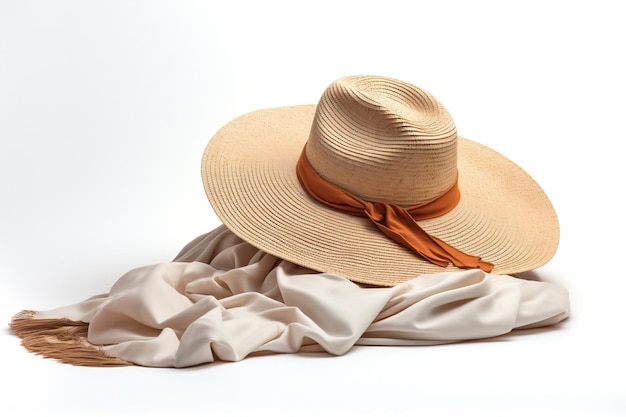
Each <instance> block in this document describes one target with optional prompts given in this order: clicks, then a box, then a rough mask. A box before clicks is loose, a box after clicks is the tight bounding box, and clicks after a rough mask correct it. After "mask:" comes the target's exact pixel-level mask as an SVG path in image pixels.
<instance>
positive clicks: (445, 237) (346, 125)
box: [202, 76, 559, 286]
mask: <svg viewBox="0 0 626 417" xmlns="http://www.w3.org/2000/svg"><path fill="white" fill-rule="evenodd" d="M303 159H304V162H306V164H305V165H307V166H308V169H309V172H312V173H313V174H312V175H314V176H316V178H318V177H319V178H318V179H319V181H321V182H323V183H324V184H326V183H330V184H332V185H331V187H334V188H337V189H339V190H341V191H340V192H342V193H343V192H344V191H345V193H346V195H348V196H349V198H350V199H352V198H354V200H355V201H359V202H362V203H363V204H365V205H366V206H367V207H370V208H371V207H373V206H378V205H377V204H371V203H379V202H380V203H385V204H384V205H385V207H387V209H388V207H395V208H397V207H400V208H401V209H399V210H401V211H402V210H404V209H402V208H405V207H408V206H416V205H417V206H419V205H423V204H428V203H429V202H431V201H433V200H437V199H438V198H439V197H440V196H441V195H443V194H446V193H448V192H449V190H451V189H455V190H456V189H457V187H458V191H460V198H456V200H455V201H454V202H452V203H450V204H449V207H447V208H446V210H445V213H444V214H438V215H436V216H434V217H432V216H431V218H427V219H426V220H417V221H412V222H411V223H413V225H417V226H416V227H417V228H418V229H420V230H423V231H424V232H425V234H426V235H428V236H433V237H435V238H438V239H439V240H440V241H443V242H445V244H447V245H450V246H451V247H453V248H454V249H456V250H458V251H461V252H462V253H464V254H468V255H472V256H476V257H479V258H480V260H482V261H484V262H485V263H488V264H489V265H492V267H490V268H489V270H491V272H492V273H496V274H512V273H517V272H523V271H527V270H530V269H534V268H537V267H539V266H541V265H543V264H544V263H546V262H547V261H548V260H549V259H550V258H551V257H552V256H553V255H554V253H555V251H556V248H557V245H558V240H559V225H558V220H557V217H556V214H555V212H554V209H553V207H552V205H551V203H550V201H549V200H548V198H547V196H546V195H545V193H544V192H543V190H542V189H541V188H540V186H539V185H538V184H537V183H536V182H535V181H534V180H533V179H532V178H531V177H530V176H529V175H528V174H527V173H526V172H525V171H523V170H522V169H521V168H520V167H518V166H517V165H516V164H515V163H513V162H512V161H510V160H509V159H507V158H506V157H504V156H502V155H500V154H499V153H497V152H495V151H494V150H492V149H490V148H488V147H486V146H484V145H481V144H478V143H476V142H473V141H470V140H468V139H465V138H462V137H460V136H457V132H456V126H455V124H454V121H453V120H452V118H451V116H450V114H449V113H448V112H447V110H446V109H445V108H444V107H443V105H442V104H441V103H439V101H438V100H437V99H436V98H434V97H433V96H432V95H430V94H429V93H427V92H426V91H424V90H422V89H420V88H418V87H415V86H413V85H411V84H408V83H405V82H402V81H399V80H395V79H391V78H386V77H376V76H351V77H345V78H342V79H339V80H337V81H335V82H333V83H332V84H331V85H330V86H329V87H328V88H327V89H326V91H325V92H324V93H323V95H322V97H321V99H320V101H319V103H318V105H317V106H315V105H299V106H291V107H280V108H271V109H264V110H258V111H255V112H252V113H249V114H245V115H243V116H241V117H239V118H237V119H235V120H233V121H231V122H230V123H228V124H227V125H226V126H224V127H223V128H222V129H221V130H219V131H218V132H217V133H216V134H215V136H214V137H213V138H212V139H211V141H210V142H209V144H208V145H207V147H206V150H205V152H204V156H203V160H202V176H203V182H204V187H205V190H206V193H207V196H208V198H209V201H210V203H211V205H212V206H213V208H214V210H215V212H216V213H217V215H218V216H219V218H220V219H221V220H222V221H223V222H224V224H225V225H226V226H227V227H228V228H229V229H230V230H231V231H233V232H234V233H235V234H237V235H238V236H239V237H241V238H242V239H243V240H245V241H247V242H249V243H250V244H252V245H254V246H256V247H258V248H259V249H261V250H263V251H265V252H268V253H270V254H272V255H275V256H278V257H280V258H283V259H286V260H288V261H291V262H293V263H296V264H299V265H302V266H305V267H308V268H311V269H314V270H317V271H321V272H330V273H335V274H338V275H342V276H345V277H347V278H348V279H350V280H352V281H355V282H359V283H364V284H372V285H382V286H390V285H395V284H398V283H400V282H403V281H406V280H408V279H411V278H414V277H416V276H418V275H420V274H424V273H436V272H442V271H456V270H459V268H458V267H457V266H455V265H454V264H453V263H448V264H447V266H443V265H442V264H441V263H439V264H437V263H436V262H435V261H433V260H429V259H428V257H427V256H426V257H424V256H423V255H420V254H419V253H416V252H415V251H414V250H413V249H411V248H410V247H407V246H406V245H404V244H402V243H399V241H397V240H393V239H392V238H390V237H389V235H387V234H386V233H383V232H381V230H383V229H386V227H383V228H380V227H379V226H378V225H376V224H375V222H374V221H373V220H372V219H371V218H368V217H367V216H363V215H355V214H354V213H349V212H346V211H344V210H341V209H337V207H334V206H332V204H331V205H329V204H328V203H327V202H325V201H320V200H318V199H317V197H314V195H313V194H311V192H310V190H308V189H305V187H304V186H303V184H305V182H306V181H304V182H303V178H299V175H298V173H297V172H296V171H297V170H299V169H300V168H301V166H300V164H302V163H303V162H302V160H303ZM299 161H300V162H299ZM311 168H312V169H311ZM316 181H317V180H316ZM457 181H458V182H457ZM358 204H360V203H358ZM446 204H447V203H446ZM394 210H395V209H394ZM357 211H358V210H357ZM376 216H378V217H380V216H379V215H378V214H375V215H373V217H376ZM445 263H447V262H444V264H445ZM491 268H492V269H491ZM483 269H485V268H483Z"/></svg>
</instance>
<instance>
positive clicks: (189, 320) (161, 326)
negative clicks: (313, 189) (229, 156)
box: [11, 226, 569, 367]
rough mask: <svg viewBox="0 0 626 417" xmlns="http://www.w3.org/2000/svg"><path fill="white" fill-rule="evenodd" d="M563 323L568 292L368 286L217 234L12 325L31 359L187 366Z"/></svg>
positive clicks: (486, 281) (548, 287) (532, 286)
mask: <svg viewBox="0 0 626 417" xmlns="http://www.w3.org/2000/svg"><path fill="white" fill-rule="evenodd" d="M568 314H569V297H568V293H567V291H566V290H565V289H564V288H562V287H560V286H557V285H554V284H550V283H546V282H537V281H528V280H523V279H518V278H514V277H511V276H500V275H491V274H488V273H485V272H483V271H481V270H468V271H463V272H451V273H440V274H432V275H422V276H420V277H418V278H415V279H413V280H410V281H408V282H406V283H403V284H400V285H397V286H395V287H390V288H364V287H361V286H359V285H357V284H355V283H353V282H351V281H348V280H346V279H344V278H341V277H339V276H336V275H332V274H322V273H317V272H315V271H311V270H308V269H304V268H302V267H299V266H297V265H294V264H292V263H290V262H287V261H284V260H281V259H279V258H276V257H274V256H271V255H268V254H267V253H264V252H262V251H259V250H258V249H256V248H254V247H253V246H251V245H250V244H248V243H245V242H244V241H242V240H241V239H239V238H238V237H236V236H235V235H234V234H233V233H232V232H230V231H229V230H228V229H226V228H225V227H224V226H221V227H219V228H217V229H216V230H214V231H213V232H210V233H208V234H206V235H203V236H200V237H198V238H197V239H195V240H194V241H192V242H191V243H189V244H188V245H187V246H186V247H185V248H184V249H183V250H182V251H181V252H180V253H179V254H178V256H177V257H176V259H175V260H174V261H173V262H168V263H162V264H157V265H153V266H145V267H142V268H138V269H135V270H132V271H130V272H128V273H127V274H125V275H124V276H122V277H121V278H120V279H119V280H118V281H117V282H116V283H115V284H114V285H113V287H112V288H111V291H110V292H109V293H108V294H103V295H99V296H95V297H92V298H90V299H87V300H85V301H82V302H79V303H77V304H74V305H70V306H67V307H62V308H58V309H54V310H50V311H40V312H33V311H25V312H22V313H20V314H18V315H16V316H15V317H14V318H13V321H12V323H11V327H12V329H13V331H14V332H15V333H16V334H17V335H18V336H20V337H22V339H23V344H24V346H26V347H27V348H28V349H29V350H31V351H33V352H36V353H39V354H42V355H44V356H48V357H52V358H56V359H59V360H61V361H63V362H68V363H72V364H77V365H94V366H109V365H127V364H138V365H144V366H154V367H187V366H193V365H198V364H203V363H208V362H213V361H215V360H218V359H220V360H224V361H238V360H241V359H243V358H245V357H246V356H248V355H251V354H254V353H261V352H282V353H289V352H300V351H322V350H323V351H326V352H328V353H331V354H334V355H341V354H344V353H346V352H347V351H348V350H350V348H351V347H352V346H354V345H430V344H438V343H451V342H458V341H463V340H470V339H480V338H487V337H493V336H498V335H502V334H505V333H507V332H510V331H511V330H513V329H520V328H530V327H539V326H547V325H553V324H555V323H558V322H560V321H562V320H564V319H565V318H566V317H568Z"/></svg>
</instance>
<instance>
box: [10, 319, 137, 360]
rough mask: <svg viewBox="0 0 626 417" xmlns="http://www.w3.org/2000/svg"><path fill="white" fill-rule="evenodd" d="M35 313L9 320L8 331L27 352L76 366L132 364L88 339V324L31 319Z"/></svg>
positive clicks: (64, 320)
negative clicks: (18, 340)
mask: <svg viewBox="0 0 626 417" xmlns="http://www.w3.org/2000/svg"><path fill="white" fill-rule="evenodd" d="M36 313H37V312H36V311H33V310H23V311H21V312H19V313H17V314H16V315H15V316H13V318H12V319H11V324H10V328H11V331H12V332H13V333H14V334H15V335H16V336H18V337H19V338H21V339H22V346H24V347H25V348H26V350H28V351H29V352H32V353H35V354H37V355H41V356H43V357H45V358H49V359H56V360H58V361H59V362H62V363H67V364H70V365H77V366H94V367H95V366H100V367H110V366H129V365H134V364H133V363H131V362H128V361H125V360H123V359H120V358H116V357H114V356H110V355H108V354H107V353H105V352H104V350H103V348H102V346H101V345H94V344H92V343H90V342H89V341H88V340H87V330H88V328H89V323H85V322H82V321H75V320H70V319H67V318H45V319H38V318H34V316H35V314H36Z"/></svg>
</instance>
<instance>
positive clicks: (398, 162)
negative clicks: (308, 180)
mask: <svg viewBox="0 0 626 417" xmlns="http://www.w3.org/2000/svg"><path fill="white" fill-rule="evenodd" d="M306 154H307V158H308V159H309V161H310V163H311V165H312V166H313V168H314V169H315V170H316V171H317V173H318V174H319V175H320V176H322V177H323V178H324V179H326V180H327V181H330V182H332V183H333V184H335V185H337V186H339V187H341V188H343V189H345V190H346V191H349V192H350V193H352V194H355V195H357V196H359V197H360V198H362V199H364V200H367V201H379V202H388V203H393V204H398V205H403V206H410V205H415V204H420V203H424V202H427V201H430V200H432V199H434V198H436V197H438V196H439V195H441V194H443V193H444V192H445V191H446V190H448V189H449V188H450V187H451V186H452V185H453V184H454V182H455V181H456V175H457V133H456V126H455V124H454V121H453V120H452V117H451V116H450V114H449V113H448V111H447V110H446V109H445V107H444V106H443V105H442V104H441V103H440V102H439V101H438V100H437V99H436V98H435V97H433V96H432V95H431V94H429V93H428V92H426V91H424V90H422V89H420V88H418V87H415V86H413V85H411V84H408V83H405V82H402V81H399V80H395V79H392V78H386V77H374V76H352V77H345V78H341V79H339V80H337V81H335V82H334V83H332V84H331V85H330V86H329V87H328V88H327V89H326V91H325V92H324V93H323V95H322V97H321V98H320V101H319V103H318V106H317V109H316V113H315V118H314V121H313V125H312V127H311V132H310V135H309V140H308V142H307V146H306Z"/></svg>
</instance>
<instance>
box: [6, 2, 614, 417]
mask: <svg viewBox="0 0 626 417" xmlns="http://www.w3.org/2000/svg"><path fill="white" fill-rule="evenodd" d="M619 6H621V4H620V2H619V1H615V2H608V1H599V0H594V1H589V2H576V1H567V2H566V1H563V2H557V1H523V2H496V1H494V2H484V1H471V2H470V1H466V2H461V1H459V2H451V1H428V2H426V1H425V2H419V1H407V2H399V1H391V0H386V1H377V2H368V1H358V2H357V1H354V2H341V1H339V0H336V1H333V2H325V1H317V2H296V1H292V2H287V1H285V2H275V1H259V2H253V1H250V2H243V1H220V2H217V1H216V2H211V1H179V2H175V1H155V0H152V1H115V0H108V1H95V0H90V1H47V0H42V1H32V0H31V1H29V0H15V1H6V0H0V202H1V205H0V280H1V285H2V288H1V289H0V321H2V320H3V322H4V323H8V322H9V321H10V318H11V316H12V315H13V314H14V313H17V312H18V311H20V310H22V309H37V310H43V309H49V308H54V307H60V306H62V305H66V304H72V303H75V302H78V301H81V300H83V299H85V298H87V297H89V296H91V295H94V294H98V293H102V292H106V291H108V289H109V288H110V286H111V285H112V284H113V283H114V282H115V280H116V279H117V278H118V277H119V276H120V275H121V274H122V273H124V272H126V271H127V270H129V269H131V268H134V267H136V266H141V265H145V264H149V263H155V262H161V261H168V260H170V259H171V258H172V257H173V256H174V255H175V254H176V253H177V251H178V250H179V249H180V248H182V246H183V245H184V244H185V243H186V242H187V241H189V240H191V239H192V238H194V237H195V236H197V235H199V234H201V233H204V232H206V231H209V230H211V229H213V228H214V227H216V226H217V225H218V224H219V220H218V219H217V218H216V216H215V214H214V213H213V211H212V210H211V208H210V206H209V204H208V202H207V200H206V198H205V196H204V190H203V187H202V182H201V178H200V158H201V154H202V151H203V149H204V146H205V145H206V143H207V141H208V140H209V139H210V137H211V136H212V134H213V133H215V131H216V130H217V129H219V128H220V127H221V126H222V125H223V124H225V123H226V122H228V121H229V120H230V119H232V118H234V117H236V116H238V115H240V114H242V113H245V112H248V111H251V110H256V109H259V108H265V107H272V106H281V105H290V104H301V103H315V102H317V100H318V98H319V96H320V94H321V93H322V91H323V90H324V88H325V87H326V86H327V85H328V84H329V83H330V82H331V81H333V80H334V79H336V78H338V77H341V76H344V75H349V74H362V73H369V74H377V75H387V76H393V77H397V78H400V79H403V80H405V81H409V82H412V83H414V84H417V85H419V86H421V87H423V88H425V89H426V90H429V91H430V92H431V93H433V94H434V95H435V96H437V97H438V98H439V99H440V100H441V101H443V103H444V104H445V105H446V107H447V108H448V110H449V111H450V112H451V113H452V115H453V117H454V118H455V121H456V124H457V128H458V131H459V133H460V134H461V135H463V136H466V137H468V138H471V139H474V140H477V141H479V142H482V143H484V144H487V145H488V146H490V147H492V148H494V149H496V150H498V151H500V152H501V153H503V154H505V155H507V156H508V157H510V158H511V159H513V160H514V161H515V162H517V163H518V164H520V165H521V166H522V167H524V168H525V169H526V170H527V171H528V172H529V173H530V174H531V175H533V176H534V177H535V179H536V180H537V181H538V182H539V183H540V184H541V185H542V186H543V188H544V189H545V191H546V192H547V193H548V195H549V196H550V197H551V199H552V201H553V203H554V205H555V207H556V210H557V213H558V214H559V217H560V221H561V227H562V231H561V245H560V247H559V251H558V253H557V255H556V256H555V257H554V258H553V259H552V261H551V262H550V263H548V264H547V265H546V266H545V267H543V268H541V269H540V270H539V271H538V274H539V276H540V277H541V278H542V279H543V280H546V281H550V282H555V283H558V284H561V285H563V286H565V287H566V288H568V289H569V291H570V296H571V302H572V316H571V318H570V319H569V320H568V321H566V322H565V323H564V324H563V325H562V326H559V327H557V328H554V329H550V330H547V331H541V332H532V333H529V334H521V335H520V334H518V335H515V336H507V337H502V338H498V339H496V340H491V341H483V342H472V343H463V344H458V345H450V346H437V347H423V348H422V347H419V348H382V347H359V348H355V349H354V350H352V351H351V352H349V353H348V354H347V355H345V356H342V357H330V356H326V355H299V354H298V355H275V356H264V357H255V358H248V359H245V360H243V361H242V362H238V363H216V364H212V365H207V366H201V367H196V368H193V369H183V370H174V369H149V368H141V367H128V368H116V369H90V368H81V367H73V366H69V365H62V364H59V363H56V362H55V361H53V360H48V359H42V358H40V357H37V356H35V355H32V354H30V353H27V352H26V351H25V350H24V349H23V348H22V347H21V346H20V344H19V340H18V339H17V338H16V337H14V336H12V335H11V334H10V332H9V330H8V328H5V329H4V330H2V331H1V332H0V341H1V344H0V349H1V352H0V361H1V362H0V366H1V369H2V371H1V375H2V376H1V379H2V382H3V385H4V388H3V389H2V390H1V391H0V399H1V400H0V407H1V409H2V411H0V414H3V415H24V416H29V415H44V414H45V415H49V416H56V415H62V416H75V415H76V416H77V415H89V416H98V415H134V416H137V415H146V416H159V415H181V416H187V415H210V414H211V413H213V415H225V414H227V412H228V414H229V415H233V414H236V413H234V412H235V411H247V412H248V413H247V414H248V415H252V414H254V415H289V416H291V415H338V416H339V415H340V416H350V415H356V416H366V415H394V416H404V415H428V416H438V415H448V414H450V415H461V414H462V415H479V416H490V415H498V416H500V415H531V414H532V415H547V416H555V415H563V416H572V415H594V416H602V415H610V416H613V415H615V416H617V415H625V414H626V382H624V374H625V371H626V364H625V362H626V360H625V359H624V354H623V330H624V307H623V306H624V295H623V294H624V290H625V284H624V282H625V281H626V277H625V276H624V275H625V273H624V267H623V266H622V262H623V260H624V258H625V257H626V256H625V254H624V253H623V250H624V247H623V243H622V242H623V238H624V235H625V233H626V230H625V229H626V228H625V227H624V220H623V218H624V212H623V204H621V203H620V202H621V201H622V197H621V194H622V193H623V189H624V185H623V182H624V177H625V176H624V168H623V160H624V150H623V149H624V148H623V145H624V140H625V139H626V134H625V129H624V121H625V120H626V119H625V114H626V105H625V97H626V82H625V81H624V77H625V75H624V74H626V65H625V64H624V52H625V42H624V41H625V40H626V29H625V26H626V25H624V12H622V10H621V8H620V7H619ZM6 410H12V411H6ZM503 412H504V414H503Z"/></svg>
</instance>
